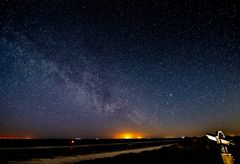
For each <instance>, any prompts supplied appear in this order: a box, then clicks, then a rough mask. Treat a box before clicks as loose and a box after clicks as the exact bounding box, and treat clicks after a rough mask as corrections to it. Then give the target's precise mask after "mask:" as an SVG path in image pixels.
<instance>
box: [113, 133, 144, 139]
mask: <svg viewBox="0 0 240 164" xmlns="http://www.w3.org/2000/svg"><path fill="white" fill-rule="evenodd" d="M114 138H115V139H142V138H144V137H143V135H142V134H139V133H130V132H127V133H119V134H116V135H115V136H114Z"/></svg>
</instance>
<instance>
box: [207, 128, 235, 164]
mask: <svg viewBox="0 0 240 164" xmlns="http://www.w3.org/2000/svg"><path fill="white" fill-rule="evenodd" d="M206 136H207V137H208V139H210V140H212V141H215V142H217V144H219V145H221V151H222V153H221V155H222V159H223V163H224V164H233V163H234V159H233V156H232V154H231V153H228V149H227V146H229V145H234V144H233V143H232V142H230V141H227V140H225V135H224V134H223V132H222V131H218V132H217V135H216V136H211V135H208V134H207V135H206Z"/></svg>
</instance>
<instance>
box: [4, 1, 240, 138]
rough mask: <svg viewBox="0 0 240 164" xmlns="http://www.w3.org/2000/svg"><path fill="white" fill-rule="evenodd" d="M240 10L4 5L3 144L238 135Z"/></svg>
mask: <svg viewBox="0 0 240 164" xmlns="http://www.w3.org/2000/svg"><path fill="white" fill-rule="evenodd" d="M239 20H240V3H239V2H238V1H235V2H234V1H215V2H214V1H199V2H195V1H193V0H187V1H184V2H182V1H177V0H175V1H171V2H170V1H165V0H161V1H160V0H159V1H158V0H148V1H147V0H142V1H141V0H135V1H133V0H132V1H131V0H129V1H127V0H118V1H117V0H116V1H115V0H113V1H105V0H102V1H101V0H96V1H93V0H78V1H77V0H75V1H72V0H70V1H67V0H66V1H62V0H56V1H53V0H52V1H50V0H49V1H48V0H46V1H37V0H36V1H32V0H26V1H24V2H23V1H20V0H19V1H17V0H12V1H11V0H9V1H7V0H1V2H0V135H15V136H32V137H58V138H68V137H81V138H95V137H101V138H102V137H103V138H112V137H113V136H114V135H116V134H118V133H124V132H129V133H139V134H142V135H143V136H144V137H169V136H183V135H184V136H186V135H188V136H193V135H204V133H206V132H215V131H216V130H223V131H224V132H226V133H228V134H235V135H239V134H240V126H239V125H240V23H239V22H240V21H239Z"/></svg>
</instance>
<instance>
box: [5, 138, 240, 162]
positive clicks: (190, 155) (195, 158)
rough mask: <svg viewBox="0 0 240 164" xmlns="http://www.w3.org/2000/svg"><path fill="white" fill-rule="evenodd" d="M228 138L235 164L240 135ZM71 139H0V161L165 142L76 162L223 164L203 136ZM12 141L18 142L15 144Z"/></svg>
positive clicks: (85, 153)
mask: <svg viewBox="0 0 240 164" xmlns="http://www.w3.org/2000/svg"><path fill="white" fill-rule="evenodd" d="M229 140H234V142H235V143H236V145H235V146H230V147H229V151H230V152H231V153H232V154H233V156H234V158H235V164H236V163H240V160H239V156H240V149H239V148H240V147H239V145H240V144H239V143H240V142H239V141H240V139H239V138H237V137H235V138H229ZM70 141H71V140H29V141H27V140H25V141H24V140H22V141H13V140H12V141H11V140H8V141H6V140H5V141H3V140H2V141H0V163H5V162H9V161H18V162H19V161H23V162H26V161H30V163H31V161H32V160H33V161H34V160H36V159H37V160H39V159H40V163H41V161H42V162H43V163H44V161H45V162H46V160H45V159H56V157H59V156H60V157H61V158H68V157H76V156H80V157H82V156H86V155H89V154H91V155H93V156H94V154H96V155H97V154H98V155H99V154H101V153H107V152H108V153H109V152H118V151H126V152H129V150H133V149H145V148H146V149H148V148H150V147H156V146H160V145H162V146H164V145H168V146H167V147H163V148H161V149H157V150H156V149H155V150H152V151H144V152H140V153H128V154H121V155H117V156H115V157H110V158H101V159H93V160H87V161H81V162H79V163H85V164H87V163H90V164H91V163H101V162H103V163H127V162H131V163H132V162H134V163H137V162H139V163H147V162H154V163H155V162H158V163H184V164H190V163H191V164H192V163H204V164H205V163H209V164H222V159H221V155H220V147H218V146H217V145H216V143H214V142H212V141H210V140H208V139H207V138H206V137H202V138H184V139H154V140H81V141H75V143H74V144H72V145H71V143H70ZM14 145H17V147H16V146H14ZM169 145H170V146H169ZM19 146H20V147H19ZM23 147H24V148H23ZM160 147H161V146H160ZM9 148H10V149H9ZM19 148H20V149H19ZM63 161H64V160H63ZM55 162H56V161H55ZM58 163H59V161H58ZM71 163H73V162H71Z"/></svg>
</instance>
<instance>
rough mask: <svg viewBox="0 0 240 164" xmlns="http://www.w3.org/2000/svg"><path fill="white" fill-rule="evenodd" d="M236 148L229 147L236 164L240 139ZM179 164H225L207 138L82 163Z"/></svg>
mask: <svg viewBox="0 0 240 164" xmlns="http://www.w3.org/2000/svg"><path fill="white" fill-rule="evenodd" d="M234 140H235V143H236V145H235V146H230V147H229V152H231V153H232V154H233V155H234V158H235V164H239V163H240V159H239V157H240V148H239V143H240V142H239V138H235V139H234ZM101 162H102V163H128V162H131V163H132V162H133V163H163V164H168V163H177V164H182V163H184V164H193V163H194V164H195V163H199V164H200V163H201V164H223V162H222V158H221V155H220V148H219V147H218V146H217V145H216V144H215V143H214V142H211V141H209V140H208V139H207V138H206V137H202V138H185V139H183V140H182V141H180V142H179V143H177V144H174V145H172V146H169V147H164V148H162V149H159V150H154V151H149V152H142V153H138V154H123V155H119V156H116V157H113V158H104V159H96V160H91V161H83V162H80V163H85V164H93V163H101Z"/></svg>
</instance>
